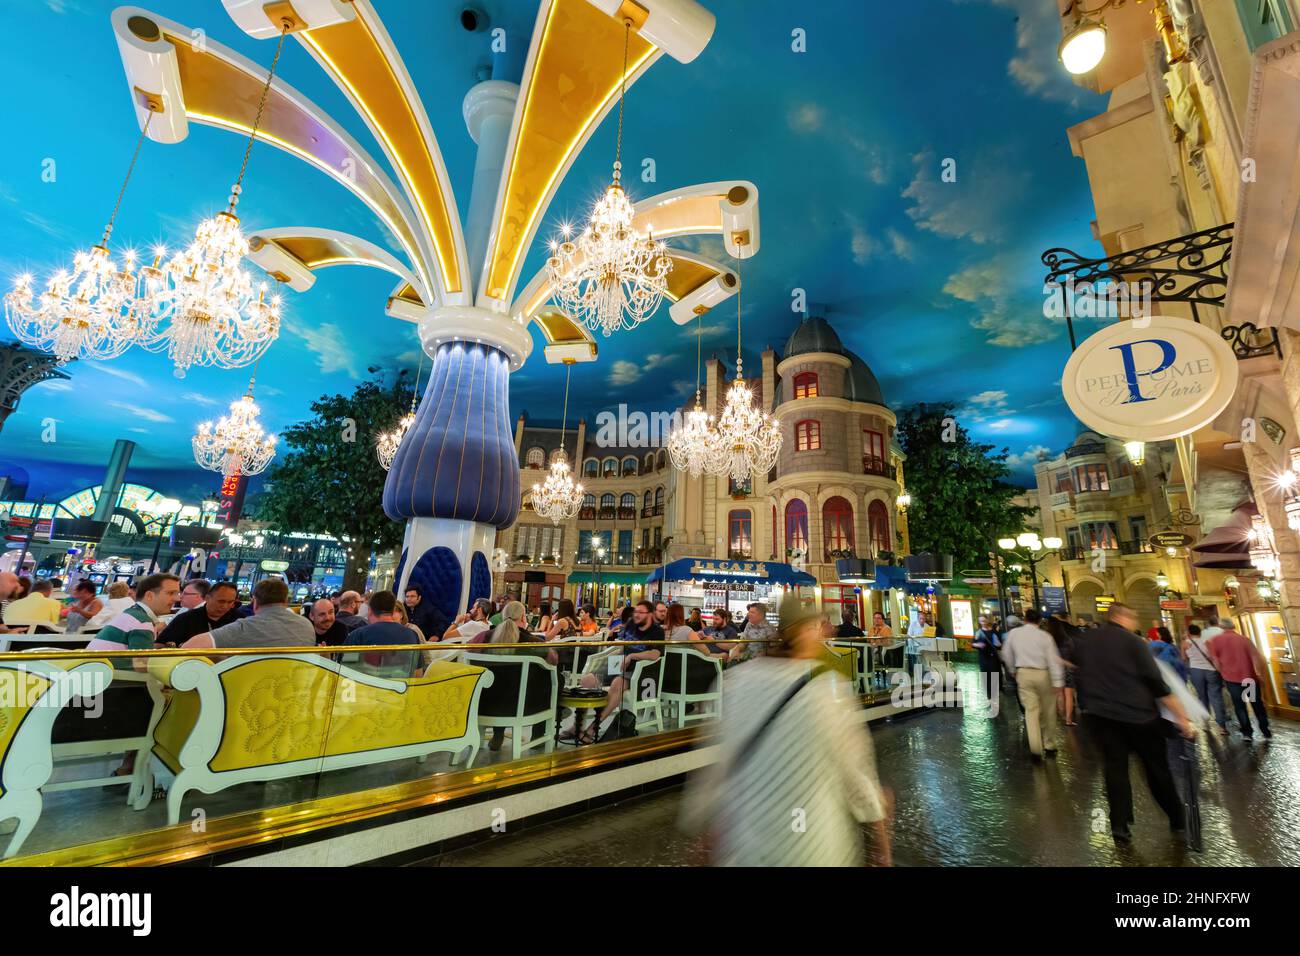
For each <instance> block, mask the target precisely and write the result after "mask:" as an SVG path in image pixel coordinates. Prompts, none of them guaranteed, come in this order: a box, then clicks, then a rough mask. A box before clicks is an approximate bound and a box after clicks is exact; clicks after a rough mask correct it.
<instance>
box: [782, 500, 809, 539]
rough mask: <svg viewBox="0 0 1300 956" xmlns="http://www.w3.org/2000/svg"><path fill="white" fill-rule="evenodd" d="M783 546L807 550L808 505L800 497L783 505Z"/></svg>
mask: <svg viewBox="0 0 1300 956" xmlns="http://www.w3.org/2000/svg"><path fill="white" fill-rule="evenodd" d="M785 546H786V547H787V548H790V549H793V548H802V549H803V550H804V551H805V552H807V550H808V506H807V505H806V504H804V503H803V500H802V499H800V498H793V499H791V500H790V503H789V504H787V505H786V506H785Z"/></svg>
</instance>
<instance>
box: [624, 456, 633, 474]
mask: <svg viewBox="0 0 1300 956" xmlns="http://www.w3.org/2000/svg"><path fill="white" fill-rule="evenodd" d="M623 474H625V475H635V474H636V459H635V458H624V459H623Z"/></svg>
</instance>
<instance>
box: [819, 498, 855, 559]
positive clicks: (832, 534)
mask: <svg viewBox="0 0 1300 956" xmlns="http://www.w3.org/2000/svg"><path fill="white" fill-rule="evenodd" d="M822 538H823V540H824V542H825V545H826V553H827V555H828V556H829V555H830V552H832V551H852V550H853V506H852V505H851V504H849V503H848V501H846V500H845V499H844V498H841V497H840V496H839V495H836V496H835V497H834V498H828V499H827V500H826V504H824V505H823V506H822Z"/></svg>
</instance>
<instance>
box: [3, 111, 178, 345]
mask: <svg viewBox="0 0 1300 956" xmlns="http://www.w3.org/2000/svg"><path fill="white" fill-rule="evenodd" d="M153 118H154V110H153V109H152V108H150V110H149V116H148V118H147V119H146V120H145V122H144V126H143V127H142V128H141V129H140V137H139V139H137V140H136V143H135V151H134V152H133V153H132V154H131V163H130V165H129V166H128V167H127V170H126V177H125V178H124V179H123V180H122V187H121V189H119V190H118V192H117V201H116V202H115V203H114V204H113V212H112V215H110V216H109V217H108V223H107V225H105V226H104V235H103V236H102V237H101V238H100V240H99V243H98V244H97V245H94V246H91V247H90V249H89V250H87V251H85V252H78V253H76V255H74V256H73V259H72V271H71V272H68V271H66V270H60V271H59V272H56V273H55V274H54V275H53V276H52V277H51V278H50V280H49V281H48V282H47V283H46V287H45V291H44V292H42V293H41V294H40V297H39V298H37V299H35V301H33V290H32V277H31V276H30V275H21V276H19V277H18V280H17V281H16V282H15V283H14V288H13V290H12V291H11V292H9V293H8V294H6V295H5V297H4V309H5V319H6V321H7V322H8V323H9V328H10V329H11V330H12V331H13V333H14V335H15V336H16V337H17V338H18V340H19V341H20V342H23V343H24V344H26V345H30V346H32V347H33V348H37V349H40V350H41V351H43V352H51V353H53V354H54V357H55V358H57V359H58V360H59V363H60V364H62V363H64V362H68V361H71V360H72V359H77V358H81V359H100V360H102V359H113V358H117V357H118V356H120V355H121V354H122V353H123V352H125V351H126V350H127V349H129V348H130V347H131V346H132V345H133V344H135V343H136V342H138V341H139V340H140V339H141V337H142V331H143V330H142V328H141V319H142V316H141V312H142V311H144V314H145V316H147V310H141V309H140V308H139V307H138V304H137V294H138V293H139V292H140V291H141V290H142V289H145V291H147V289H148V288H149V287H150V286H149V283H148V282H146V281H142V276H143V275H144V273H146V272H148V271H149V270H147V269H142V270H141V275H137V274H136V273H135V272H133V271H132V270H133V269H134V267H135V253H133V252H130V251H127V252H126V253H124V254H123V256H122V265H121V266H120V267H119V266H118V265H117V264H116V263H114V261H113V257H112V255H110V254H109V251H108V240H109V237H110V236H112V234H113V223H114V222H115V221H116V220H117V211H118V209H120V208H121V206H122V197H123V196H124V195H125V194H126V187H127V184H128V183H129V182H130V181H131V174H132V172H134V171H135V162H136V159H137V158H138V157H139V156H140V147H141V146H142V145H144V138H145V134H147V133H148V131H149V124H150V123H151V122H153Z"/></svg>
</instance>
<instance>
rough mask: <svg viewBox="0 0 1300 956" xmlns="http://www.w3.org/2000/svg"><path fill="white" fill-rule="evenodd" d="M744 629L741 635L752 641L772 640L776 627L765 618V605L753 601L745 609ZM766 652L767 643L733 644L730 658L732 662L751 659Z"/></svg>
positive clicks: (774, 636)
mask: <svg viewBox="0 0 1300 956" xmlns="http://www.w3.org/2000/svg"><path fill="white" fill-rule="evenodd" d="M744 627H745V629H744V631H743V632H742V633H741V635H740V636H741V637H744V638H747V639H749V640H753V641H764V642H766V641H774V640H775V639H776V628H775V627H773V626H772V624H771V622H770V621H768V619H767V605H766V604H762V603H759V602H755V603H753V604H751V605H749V606H748V607H747V608H746V609H745V625H744ZM766 653H767V644H766V643H762V644H754V643H751V644H733V645H732V646H731V660H732V662H733V663H738V662H740V661H747V660H751V659H753V658H755V657H758V656H759V655H761V654H766Z"/></svg>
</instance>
